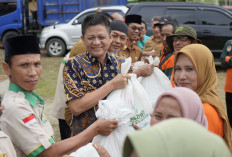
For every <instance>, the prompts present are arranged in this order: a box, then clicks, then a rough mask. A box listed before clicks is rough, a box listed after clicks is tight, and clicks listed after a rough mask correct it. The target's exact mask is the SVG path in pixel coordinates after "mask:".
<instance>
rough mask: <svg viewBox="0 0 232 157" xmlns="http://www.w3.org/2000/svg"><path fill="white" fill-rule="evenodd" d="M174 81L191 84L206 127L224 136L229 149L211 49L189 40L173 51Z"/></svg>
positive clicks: (189, 86)
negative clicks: (186, 43)
mask: <svg viewBox="0 0 232 157" xmlns="http://www.w3.org/2000/svg"><path fill="white" fill-rule="evenodd" d="M174 81H175V84H176V86H178V87H187V88H190V89H192V90H193V91H195V92H196V93H197V94H198V95H199V97H200V98H201V101H202V103H203V108H204V113H205V115H206V117H207V120H208V130H210V131H211V132H213V133H215V134H217V135H219V136H221V137H222V138H224V140H225V142H226V143H227V145H228V147H229V148H230V149H231V128H230V124H229V121H228V117H227V115H226V112H225V108H224V106H223V104H222V101H221V99H220V98H219V96H218V94H217V85H218V81H217V73H216V69H215V65H214V58H213V55H212V53H211V51H210V50H209V49H208V48H207V47H206V46H204V45H202V44H191V45H188V46H185V47H184V48H182V49H181V50H180V51H179V52H176V54H175V57H174ZM231 150H232V149H231Z"/></svg>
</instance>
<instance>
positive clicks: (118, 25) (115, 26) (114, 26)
mask: <svg viewBox="0 0 232 157" xmlns="http://www.w3.org/2000/svg"><path fill="white" fill-rule="evenodd" d="M110 27H111V31H113V30H116V31H119V32H123V33H125V34H126V35H128V26H127V25H126V24H125V22H123V21H121V20H113V21H111V23H110Z"/></svg>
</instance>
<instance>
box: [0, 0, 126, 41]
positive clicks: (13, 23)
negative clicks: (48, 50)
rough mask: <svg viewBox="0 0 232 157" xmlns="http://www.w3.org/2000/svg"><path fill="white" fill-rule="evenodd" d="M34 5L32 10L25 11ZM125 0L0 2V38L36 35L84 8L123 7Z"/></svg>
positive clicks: (28, 0) (66, 20)
mask: <svg viewBox="0 0 232 157" xmlns="http://www.w3.org/2000/svg"><path fill="white" fill-rule="evenodd" d="M29 2H30V3H31V2H34V3H36V6H37V7H36V9H35V10H32V9H31V8H29ZM126 4H127V0H37V2H36V0H0V21H1V22H0V39H1V41H2V42H3V43H4V41H5V40H6V39H7V38H9V37H12V36H17V35H20V34H31V33H34V34H35V33H40V32H41V30H42V28H44V27H45V26H49V25H53V24H55V23H67V22H68V21H70V20H71V19H72V18H73V17H75V16H76V15H77V14H79V13H80V12H82V11H84V10H85V9H88V8H92V7H97V6H108V5H126Z"/></svg>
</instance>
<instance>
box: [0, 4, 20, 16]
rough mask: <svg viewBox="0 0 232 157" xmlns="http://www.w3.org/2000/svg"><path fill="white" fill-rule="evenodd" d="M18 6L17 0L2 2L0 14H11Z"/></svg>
mask: <svg viewBox="0 0 232 157" xmlns="http://www.w3.org/2000/svg"><path fill="white" fill-rule="evenodd" d="M16 8H17V2H16V1H15V2H12V1H11V2H0V16H3V15H6V14H10V13H12V12H14V11H15V10H16Z"/></svg>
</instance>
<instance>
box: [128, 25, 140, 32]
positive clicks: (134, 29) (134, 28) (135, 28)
mask: <svg viewBox="0 0 232 157" xmlns="http://www.w3.org/2000/svg"><path fill="white" fill-rule="evenodd" d="M130 28H131V29H132V30H133V31H136V30H138V31H142V30H143V28H142V27H136V26H130Z"/></svg>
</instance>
